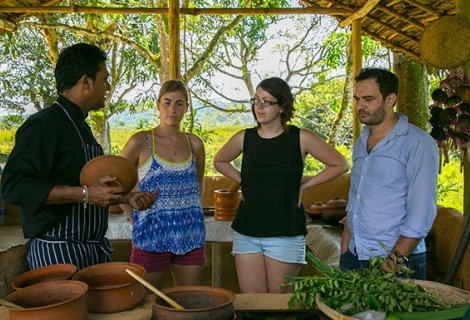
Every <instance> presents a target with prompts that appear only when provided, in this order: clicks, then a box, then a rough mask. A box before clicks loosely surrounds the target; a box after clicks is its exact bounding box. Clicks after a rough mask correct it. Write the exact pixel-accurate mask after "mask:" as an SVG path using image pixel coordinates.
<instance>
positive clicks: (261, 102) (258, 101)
mask: <svg viewBox="0 0 470 320" xmlns="http://www.w3.org/2000/svg"><path fill="white" fill-rule="evenodd" d="M250 102H251V104H252V105H257V104H259V105H262V106H263V107H269V106H275V105H276V104H277V103H278V102H277V101H269V100H261V99H258V98H251V99H250Z"/></svg>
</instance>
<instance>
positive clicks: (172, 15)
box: [168, 0, 181, 79]
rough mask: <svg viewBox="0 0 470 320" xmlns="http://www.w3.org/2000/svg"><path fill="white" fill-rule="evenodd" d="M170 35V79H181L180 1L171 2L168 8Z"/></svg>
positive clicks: (173, 0) (171, 0)
mask: <svg viewBox="0 0 470 320" xmlns="http://www.w3.org/2000/svg"><path fill="white" fill-rule="evenodd" d="M168 34H169V35H170V50H169V60H170V62H169V63H170V68H169V69H170V79H181V70H180V67H181V64H180V4H179V0H170V4H169V8H168Z"/></svg>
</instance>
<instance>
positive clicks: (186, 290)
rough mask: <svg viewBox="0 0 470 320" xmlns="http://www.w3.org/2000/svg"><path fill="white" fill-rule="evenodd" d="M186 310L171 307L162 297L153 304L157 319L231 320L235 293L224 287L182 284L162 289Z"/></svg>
mask: <svg viewBox="0 0 470 320" xmlns="http://www.w3.org/2000/svg"><path fill="white" fill-rule="evenodd" d="M162 291H163V293H165V294H166V295H168V296H169V297H170V298H171V299H173V300H175V301H176V302H177V303H179V304H180V305H181V306H183V307H184V308H185V310H176V309H174V308H172V307H170V306H169V305H168V304H167V303H166V302H165V301H163V300H162V299H161V298H158V299H157V300H156V301H155V303H154V305H153V310H152V311H153V316H154V317H155V319H156V320H168V319H178V320H207V319H211V320H229V319H233V314H234V312H233V301H235V294H233V292H231V291H228V290H226V289H222V288H212V287H206V286H180V287H173V288H167V289H163V290H162Z"/></svg>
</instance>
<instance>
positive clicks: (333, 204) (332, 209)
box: [321, 197, 348, 224]
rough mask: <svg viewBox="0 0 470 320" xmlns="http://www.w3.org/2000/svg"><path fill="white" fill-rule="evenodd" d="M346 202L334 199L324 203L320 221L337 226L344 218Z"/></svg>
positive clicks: (337, 198)
mask: <svg viewBox="0 0 470 320" xmlns="http://www.w3.org/2000/svg"><path fill="white" fill-rule="evenodd" d="M347 204H348V202H347V200H345V199H341V198H339V197H335V198H333V199H331V200H330V201H328V202H327V203H326V207H325V209H324V211H323V214H322V216H321V219H322V220H323V221H324V222H326V223H330V224H338V223H339V221H340V220H341V219H343V218H344V217H345V216H346V206H347Z"/></svg>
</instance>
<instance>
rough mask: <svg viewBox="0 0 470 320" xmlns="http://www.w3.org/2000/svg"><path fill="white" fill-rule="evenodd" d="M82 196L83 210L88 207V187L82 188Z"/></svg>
mask: <svg viewBox="0 0 470 320" xmlns="http://www.w3.org/2000/svg"><path fill="white" fill-rule="evenodd" d="M82 194H83V209H86V207H87V205H88V187H87V186H85V185H84V186H83V190H82Z"/></svg>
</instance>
